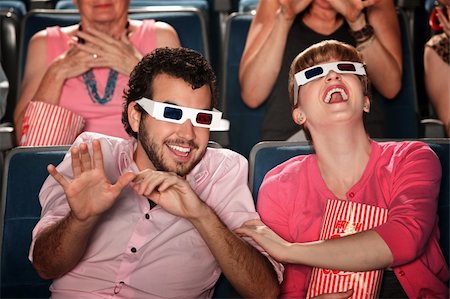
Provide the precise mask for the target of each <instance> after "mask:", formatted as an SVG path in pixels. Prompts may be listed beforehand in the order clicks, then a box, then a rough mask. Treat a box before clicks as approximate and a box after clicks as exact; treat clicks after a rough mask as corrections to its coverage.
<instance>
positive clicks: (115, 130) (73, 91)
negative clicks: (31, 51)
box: [47, 20, 156, 139]
mask: <svg viewBox="0 0 450 299" xmlns="http://www.w3.org/2000/svg"><path fill="white" fill-rule="evenodd" d="M47 39H48V42H47V44H48V53H47V62H48V64H50V63H51V62H52V61H53V60H54V59H55V58H56V57H58V56H59V55H61V54H62V53H64V52H66V51H67V50H68V49H69V47H70V43H71V42H73V41H72V40H71V39H70V38H69V36H67V34H65V33H63V32H62V31H61V28H60V27H59V26H54V27H49V28H47ZM130 42H131V43H132V44H133V45H134V47H135V48H136V49H137V50H138V51H139V52H140V53H141V54H143V55H144V54H147V53H149V52H151V51H152V50H153V49H155V48H156V31H155V21H154V20H144V21H143V22H142V25H141V26H140V27H139V28H138V30H137V31H136V32H134V33H133V35H131V36H130ZM93 72H94V75H95V78H96V80H97V88H98V93H99V95H100V96H101V97H103V96H104V93H105V87H106V81H107V79H108V74H109V69H108V68H102V69H100V68H97V69H94V71H93ZM128 79H129V77H128V76H125V75H123V74H120V73H119V76H118V78H117V84H116V88H115V90H114V94H113V96H112V99H111V101H110V102H108V103H107V104H105V105H100V104H98V103H94V102H93V101H92V100H91V98H90V97H89V94H88V92H87V89H86V86H85V84H84V82H83V78H82V76H78V77H74V78H71V79H68V80H66V82H65V83H64V86H63V89H62V92H61V97H60V102H59V105H60V106H62V107H64V108H67V109H69V110H71V111H73V112H75V113H76V114H78V115H80V116H82V117H83V118H84V119H85V121H86V124H85V127H84V130H85V131H93V132H99V133H103V134H107V135H112V136H118V137H122V138H126V139H128V138H130V137H129V136H128V134H127V133H126V132H125V129H124V128H123V124H122V111H123V90H124V89H125V87H126V86H127V85H128Z"/></svg>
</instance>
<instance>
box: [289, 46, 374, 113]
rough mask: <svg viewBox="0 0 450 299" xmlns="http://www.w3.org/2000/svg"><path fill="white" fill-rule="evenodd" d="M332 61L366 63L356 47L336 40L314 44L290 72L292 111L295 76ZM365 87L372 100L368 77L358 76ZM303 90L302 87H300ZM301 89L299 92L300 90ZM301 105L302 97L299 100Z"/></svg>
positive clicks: (298, 56)
mask: <svg viewBox="0 0 450 299" xmlns="http://www.w3.org/2000/svg"><path fill="white" fill-rule="evenodd" d="M330 60H342V61H353V62H360V63H364V61H363V58H362V56H361V54H360V53H359V52H358V50H356V48H355V47H353V46H351V45H349V44H346V43H343V42H339V41H336V40H324V41H322V42H319V43H317V44H314V45H312V46H310V47H308V48H306V49H305V50H304V51H302V52H301V53H300V54H298V55H297V57H295V58H294V60H293V61H292V64H291V68H290V71H289V86H288V88H289V101H290V102H291V106H292V109H294V108H295V105H294V80H295V78H294V75H295V74H296V73H298V72H300V71H302V70H304V69H307V68H309V67H311V66H314V65H318V64H322V63H325V62H329V61H330ZM358 77H359V78H360V80H361V84H362V86H363V94H364V95H365V96H368V97H369V98H370V82H369V79H368V78H367V76H358ZM300 88H301V87H300ZM300 88H299V90H300ZM298 103H300V97H299V98H298V102H297V105H298Z"/></svg>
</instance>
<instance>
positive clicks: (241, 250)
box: [134, 169, 279, 298]
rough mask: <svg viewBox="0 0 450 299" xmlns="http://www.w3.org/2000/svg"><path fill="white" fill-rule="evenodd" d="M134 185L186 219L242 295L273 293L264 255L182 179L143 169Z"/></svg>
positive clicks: (275, 290) (270, 270) (271, 273)
mask: <svg viewBox="0 0 450 299" xmlns="http://www.w3.org/2000/svg"><path fill="white" fill-rule="evenodd" d="M134 182H135V184H134V189H135V191H136V192H137V193H138V194H141V195H144V196H146V197H148V198H151V199H152V200H153V201H154V202H155V203H156V204H158V205H159V206H161V207H162V208H163V209H165V210H166V211H167V212H169V213H171V214H173V215H176V216H179V217H183V218H185V219H187V220H189V221H190V222H191V223H192V224H193V225H194V227H195V228H196V229H197V230H198V232H199V233H200V235H201V236H202V238H203V240H204V241H205V243H206V244H207V246H208V247H209V249H210V250H211V253H212V254H213V255H214V257H215V259H216V261H217V263H218V264H219V265H220V267H221V269H222V271H223V273H224V274H225V276H226V277H227V279H228V280H229V281H230V282H231V283H232V285H233V286H234V287H235V289H236V290H237V291H238V292H239V293H240V294H241V295H242V296H244V297H251V298H261V297H276V296H277V295H278V292H279V287H278V280H277V277H276V274H275V271H274V269H273V266H272V265H271V264H270V262H269V261H268V259H267V258H266V257H264V256H263V255H262V254H261V253H259V252H258V251H257V250H256V249H255V248H253V247H252V246H251V245H249V244H248V243H247V242H245V241H244V240H242V239H241V238H239V237H238V236H237V235H235V234H234V233H232V232H231V231H230V230H229V229H228V228H227V227H226V226H225V225H224V224H223V223H222V222H221V221H220V219H219V217H218V216H217V215H216V214H215V212H214V211H213V210H212V209H211V208H210V207H209V206H208V205H206V204H205V203H204V202H203V201H202V200H200V199H199V198H198V196H197V195H196V194H195V192H194V191H193V190H192V189H191V187H190V185H189V184H188V182H186V180H184V179H183V178H181V177H179V176H177V175H176V174H174V173H167V172H160V171H153V170H149V169H147V170H144V171H143V172H141V173H140V174H138V175H137V176H136V179H135V181H134Z"/></svg>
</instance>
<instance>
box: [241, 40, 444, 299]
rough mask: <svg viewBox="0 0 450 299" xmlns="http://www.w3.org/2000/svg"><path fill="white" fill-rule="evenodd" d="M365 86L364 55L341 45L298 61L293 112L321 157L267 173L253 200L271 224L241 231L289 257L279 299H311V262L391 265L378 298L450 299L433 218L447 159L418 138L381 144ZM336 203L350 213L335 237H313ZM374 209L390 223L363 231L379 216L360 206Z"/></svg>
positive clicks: (342, 266)
mask: <svg viewBox="0 0 450 299" xmlns="http://www.w3.org/2000/svg"><path fill="white" fill-rule="evenodd" d="M345 61H352V62H356V64H353V63H352V64H351V65H353V67H354V69H353V71H347V72H344V73H342V71H340V70H341V69H345V70H350V68H349V67H351V66H348V63H347V67H345V68H341V69H339V68H338V67H337V66H336V62H345ZM330 62H331V63H330ZM344 65H345V64H344ZM313 66H315V67H316V68H315V69H314V70H311V69H309V70H310V71H311V72H310V73H312V74H316V75H315V76H313V77H311V78H309V79H308V78H307V77H306V76H305V70H308V68H310V67H313ZM318 70H322V72H319V71H318ZM368 84H369V82H368V78H367V76H366V75H365V67H364V65H363V59H362V57H361V56H360V54H359V53H358V52H357V51H356V49H355V48H353V47H351V46H349V45H346V44H343V43H341V42H336V41H325V42H322V43H319V44H317V45H314V46H312V47H310V48H308V49H306V50H305V51H304V52H302V53H300V54H299V55H298V56H297V57H296V58H295V60H294V61H293V63H292V67H291V72H290V73H289V93H290V101H291V106H292V108H293V111H292V118H293V119H294V121H295V122H296V123H297V125H302V126H304V127H305V130H307V131H309V133H310V135H311V138H312V143H313V146H314V151H315V154H311V155H305V156H298V157H295V158H292V159H290V160H288V161H287V162H285V163H283V164H281V165H279V166H277V167H275V168H274V169H272V170H271V171H270V172H268V174H267V175H266V176H265V178H264V181H263V183H262V185H261V188H260V191H259V196H258V201H257V211H258V212H259V214H260V216H261V220H262V221H263V222H264V224H265V225H267V227H266V226H265V225H264V224H263V223H262V222H261V221H259V220H254V221H250V222H247V223H246V224H245V225H244V226H243V227H242V228H240V229H238V230H236V232H238V233H240V234H244V235H248V236H250V237H252V238H253V239H254V240H255V241H256V242H257V243H258V244H260V245H261V246H262V247H263V248H265V249H266V251H267V252H268V253H269V254H270V255H272V257H274V258H275V259H276V260H278V261H280V262H283V263H288V265H287V266H286V271H285V275H284V281H283V284H282V294H281V297H289V298H305V296H306V291H307V289H308V283H309V280H310V275H311V270H312V267H319V268H323V269H333V270H336V271H339V270H342V271H358V272H359V271H370V270H375V269H385V271H384V275H383V281H382V284H381V293H380V296H379V297H380V298H408V297H409V298H425V297H429V298H448V295H449V294H448V284H447V282H448V278H449V272H448V268H447V264H446V261H445V259H444V257H443V255H442V252H441V250H440V247H439V242H438V241H439V229H438V224H437V203H438V200H437V196H438V193H439V185H440V180H441V165H440V163H439V160H438V158H437V157H436V155H435V154H434V152H433V151H432V149H430V148H429V147H428V145H426V144H424V143H422V142H418V141H404V142H375V141H373V140H371V139H370V138H369V137H368V136H367V133H366V131H365V129H364V124H363V113H365V112H367V111H368V110H369V108H370V99H369V93H368ZM330 90H331V94H330ZM330 98H332V100H330ZM330 203H338V204H339V205H346V207H348V210H347V213H346V212H344V213H343V216H344V218H343V219H341V218H337V219H334V220H336V222H334V223H341V224H342V225H341V227H339V225H338V229H337V231H338V234H337V235H333V237H332V238H330V239H326V240H323V241H319V242H317V241H318V240H319V239H320V235H321V230H322V229H326V228H328V227H329V226H328V225H326V226H322V221H323V219H324V213H325V211H326V207H329V204H330ZM336 206H337V205H336ZM370 207H371V208H372V209H379V210H385V209H387V212H388V213H389V216H388V217H387V221H386V222H385V223H384V224H381V225H379V226H376V227H374V228H370V227H368V228H369V229H368V230H364V229H361V228H362V227H364V226H366V225H368V224H369V223H371V222H372V221H376V219H378V217H380V215H381V211H378V212H376V213H374V214H372V215H373V217H367V218H365V216H368V215H369V213H368V214H366V215H364V213H363V212H362V210H364V208H370ZM343 210H344V211H345V209H343ZM330 212H331V213H332V214H333V213H336V215H338V213H339V211H338V210H337V209H332V210H330ZM325 219H326V218H325ZM327 224H329V222H328V223H327ZM330 226H332V227H335V226H333V225H332V224H330ZM271 229H272V230H273V231H272V230H271ZM277 234H278V235H279V236H278V235H277ZM280 237H281V238H280ZM388 267H390V268H391V269H387V268H388ZM343 273H345V272H343ZM347 274H348V273H347ZM342 275H344V274H342ZM359 284H360V285H361V284H362V282H359ZM344 291H347V290H344ZM355 292H356V290H355ZM363 297H366V296H363Z"/></svg>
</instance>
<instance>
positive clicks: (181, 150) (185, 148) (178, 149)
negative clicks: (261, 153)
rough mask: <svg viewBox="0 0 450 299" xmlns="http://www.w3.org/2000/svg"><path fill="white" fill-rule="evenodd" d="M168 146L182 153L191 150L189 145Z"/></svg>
mask: <svg viewBox="0 0 450 299" xmlns="http://www.w3.org/2000/svg"><path fill="white" fill-rule="evenodd" d="M169 147H170V148H171V149H173V150H176V151H179V152H182V153H189V152H190V151H191V148H189V147H181V146H177V145H169Z"/></svg>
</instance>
